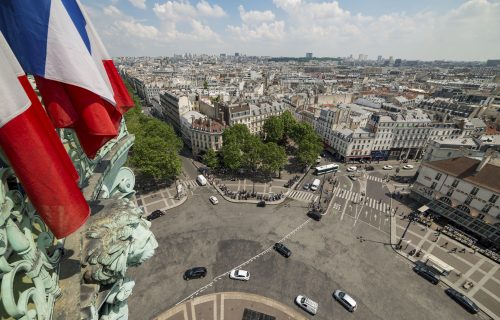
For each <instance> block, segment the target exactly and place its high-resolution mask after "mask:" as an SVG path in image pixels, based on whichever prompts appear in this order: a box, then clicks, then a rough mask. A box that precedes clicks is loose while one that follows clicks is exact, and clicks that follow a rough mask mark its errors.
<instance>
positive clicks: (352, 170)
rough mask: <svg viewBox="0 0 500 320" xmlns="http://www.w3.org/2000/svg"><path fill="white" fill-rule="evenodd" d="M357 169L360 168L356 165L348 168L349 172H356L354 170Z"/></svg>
mask: <svg viewBox="0 0 500 320" xmlns="http://www.w3.org/2000/svg"><path fill="white" fill-rule="evenodd" d="M357 169H358V168H356V167H349V168H347V172H354V171H356V170H357Z"/></svg>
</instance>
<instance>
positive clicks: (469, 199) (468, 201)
mask: <svg viewBox="0 0 500 320" xmlns="http://www.w3.org/2000/svg"><path fill="white" fill-rule="evenodd" d="M471 202H472V197H471V196H468V197H467V199H466V200H465V202H464V203H465V204H466V205H469V204H470V203H471Z"/></svg>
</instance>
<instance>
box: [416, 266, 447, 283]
mask: <svg viewBox="0 0 500 320" xmlns="http://www.w3.org/2000/svg"><path fill="white" fill-rule="evenodd" d="M413 271H415V272H416V273H417V274H419V275H420V276H421V277H422V278H424V279H426V280H427V281H429V282H430V283H432V284H438V283H439V280H440V279H441V278H440V277H439V275H438V274H436V273H435V272H434V271H432V270H431V269H430V268H429V267H428V266H427V265H425V264H417V265H416V266H414V267H413Z"/></svg>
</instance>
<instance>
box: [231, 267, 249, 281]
mask: <svg viewBox="0 0 500 320" xmlns="http://www.w3.org/2000/svg"><path fill="white" fill-rule="evenodd" d="M229 278H231V279H234V280H242V281H248V280H250V272H248V271H245V270H237V269H234V270H231V272H230V273H229Z"/></svg>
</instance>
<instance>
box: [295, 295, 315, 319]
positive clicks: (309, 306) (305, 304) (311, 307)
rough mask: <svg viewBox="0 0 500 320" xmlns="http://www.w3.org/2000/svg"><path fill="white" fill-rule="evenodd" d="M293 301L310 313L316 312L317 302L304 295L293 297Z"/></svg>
mask: <svg viewBox="0 0 500 320" xmlns="http://www.w3.org/2000/svg"><path fill="white" fill-rule="evenodd" d="M295 303H296V304H297V305H298V306H299V307H301V308H302V309H304V310H306V311H307V312H309V313H310V314H312V315H315V314H316V313H317V312H318V306H319V305H318V303H317V302H316V301H313V300H311V299H309V298H308V297H306V296H303V295H298V296H297V298H295Z"/></svg>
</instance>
